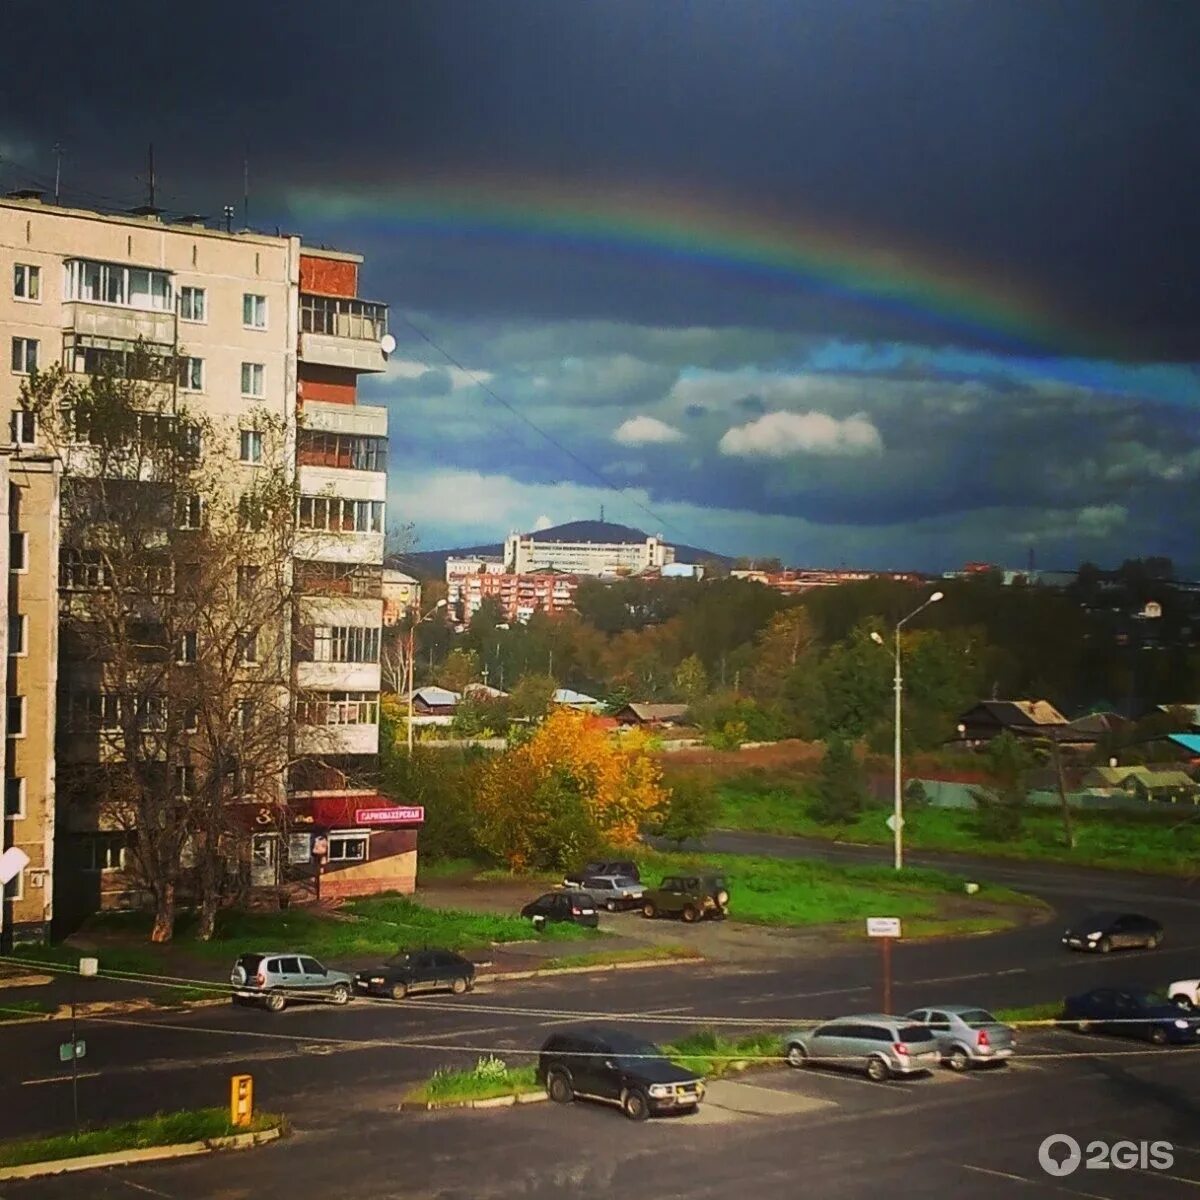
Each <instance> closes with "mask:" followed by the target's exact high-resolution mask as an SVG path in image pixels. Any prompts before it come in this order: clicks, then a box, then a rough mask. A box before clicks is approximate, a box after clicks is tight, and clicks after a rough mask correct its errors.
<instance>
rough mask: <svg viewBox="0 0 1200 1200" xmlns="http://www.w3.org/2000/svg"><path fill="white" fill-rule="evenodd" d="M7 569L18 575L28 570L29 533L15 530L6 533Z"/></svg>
mask: <svg viewBox="0 0 1200 1200" xmlns="http://www.w3.org/2000/svg"><path fill="white" fill-rule="evenodd" d="M8 569H9V570H10V571H15V572H16V573H17V574H19V575H23V574H24V573H25V572H26V571H28V570H29V534H27V533H24V532H21V531H19V530H17V531H14V532H13V533H10V534H9V535H8Z"/></svg>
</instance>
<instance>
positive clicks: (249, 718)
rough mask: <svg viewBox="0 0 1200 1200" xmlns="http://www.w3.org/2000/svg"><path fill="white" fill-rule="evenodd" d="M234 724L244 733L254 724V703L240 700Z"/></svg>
mask: <svg viewBox="0 0 1200 1200" xmlns="http://www.w3.org/2000/svg"><path fill="white" fill-rule="evenodd" d="M233 719H234V723H235V724H236V725H237V727H238V729H239V730H241V731H242V732H243V733H244V732H245V731H246V730H247V729H249V728H250V727H251V726H252V725H253V724H254V701H253V700H239V701H238V702H237V706H236V707H235V708H234V710H233Z"/></svg>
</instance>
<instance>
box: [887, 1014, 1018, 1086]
mask: <svg viewBox="0 0 1200 1200" xmlns="http://www.w3.org/2000/svg"><path fill="white" fill-rule="evenodd" d="M907 1020H909V1021H916V1022H918V1023H920V1024H922V1025H927V1026H928V1027H929V1028H930V1029H931V1030H932V1031H933V1036H934V1037H935V1038H936V1039H937V1044H938V1050H939V1051H940V1052H941V1055H942V1061H943V1062H944V1063H945V1064H946V1066H948V1067H950V1068H951V1069H952V1070H955V1071H965V1070H966V1069H967V1068H968V1067H975V1066H982V1065H984V1064H985V1063H996V1062H1004V1060H1005V1059H1008V1058H1011V1057H1012V1053H1013V1050H1014V1049H1015V1047H1016V1041H1015V1040H1014V1038H1013V1031H1012V1028H1011V1027H1010V1026H1008V1025H1005V1024H1004V1023H1003V1022H1002V1021H997V1020H996V1018H995V1017H993V1016H992V1014H991V1013H990V1012H988V1010H987V1009H986V1008H975V1007H973V1006H972V1005H970V1004H937V1005H931V1006H930V1007H929V1008H918V1009H915V1010H914V1011H913V1012H910V1013H909V1014H908V1017H907Z"/></svg>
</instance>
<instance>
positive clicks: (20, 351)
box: [10, 337, 41, 412]
mask: <svg viewBox="0 0 1200 1200" xmlns="http://www.w3.org/2000/svg"><path fill="white" fill-rule="evenodd" d="M30 347H32V348H33V349H32V352H31V351H30ZM40 349H41V342H40V341H39V340H38V339H37V338H31V337H14V338H13V340H12V358H11V360H10V368H11V373H12V374H13V375H32V374H33V372H34V371H36V370H37V369H38V357H39V352H40ZM18 364H19V365H18ZM13 411H14V412H19V411H21V410H20V409H14V410H13Z"/></svg>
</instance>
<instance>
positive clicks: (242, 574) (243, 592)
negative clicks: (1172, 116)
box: [237, 566, 262, 600]
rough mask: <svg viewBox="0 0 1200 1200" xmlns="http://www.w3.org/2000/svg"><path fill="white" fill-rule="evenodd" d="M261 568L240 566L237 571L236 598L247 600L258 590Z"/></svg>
mask: <svg viewBox="0 0 1200 1200" xmlns="http://www.w3.org/2000/svg"><path fill="white" fill-rule="evenodd" d="M261 575H262V567H253V566H240V567H238V570H237V598H238V599H239V600H249V599H250V598H251V597H252V596H253V595H254V593H255V591H256V590H257V588H258V580H259V577H260V576H261Z"/></svg>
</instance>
